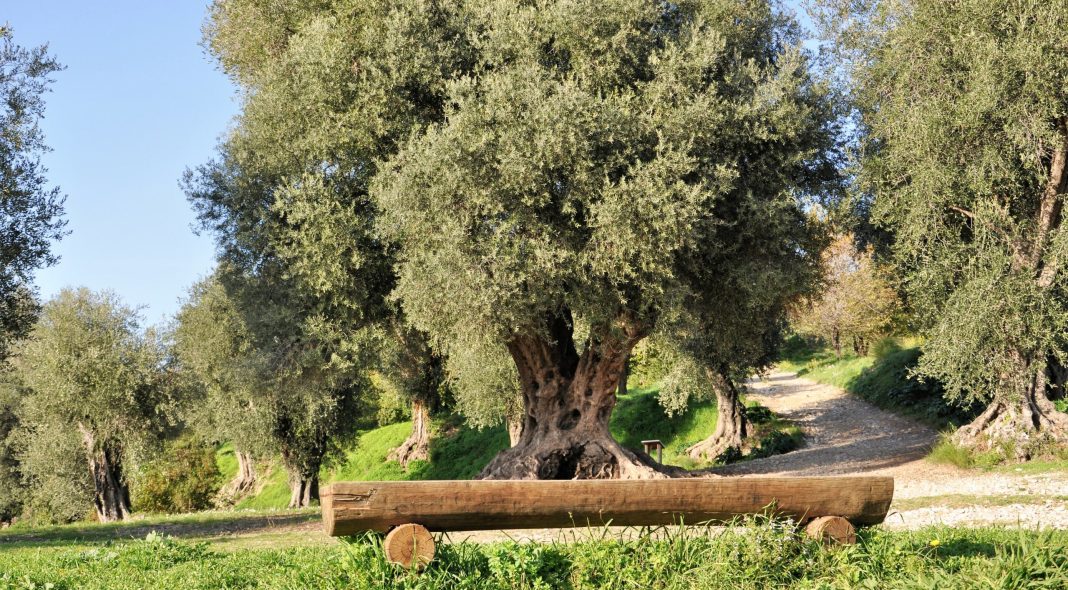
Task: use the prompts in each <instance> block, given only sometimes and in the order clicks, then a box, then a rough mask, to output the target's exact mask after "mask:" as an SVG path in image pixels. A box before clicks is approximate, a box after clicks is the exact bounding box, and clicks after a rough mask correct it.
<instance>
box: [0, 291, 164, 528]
mask: <svg viewBox="0 0 1068 590" xmlns="http://www.w3.org/2000/svg"><path fill="white" fill-rule="evenodd" d="M140 322H141V320H140V318H139V317H138V314H137V312H136V310H134V309H133V308H130V307H128V306H126V305H125V304H123V303H122V302H121V301H120V300H119V299H118V297H117V296H115V295H114V294H113V293H109V292H99V293H97V292H92V291H89V290H88V289H85V288H81V289H77V290H71V289H65V290H63V291H60V292H59V293H58V294H57V295H56V296H55V297H54V298H53V299H52V300H50V301H49V302H47V303H46V304H45V305H44V307H43V310H42V313H41V318H40V320H39V321H38V323H37V324H36V325H35V326H34V328H33V330H32V332H31V333H30V335H29V336H28V338H27V339H26V340H25V341H23V342H21V343H20V344H19V346H18V348H17V350H16V354H15V357H14V359H13V361H12V362H13V365H14V367H15V370H16V373H17V375H18V376H19V378H20V380H21V382H22V383H23V384H24V385H25V386H26V387H27V388H29V393H28V394H27V395H26V397H25V398H24V399H23V400H22V407H21V408H20V414H21V415H20V418H21V428H23V429H26V431H27V433H26V434H24V436H23V437H22V440H23V444H24V445H25V450H24V451H23V453H22V454H23V457H24V458H33V457H34V456H48V455H50V454H55V453H69V452H72V451H73V452H74V453H77V454H80V455H81V460H82V461H83V465H85V466H86V467H87V468H88V473H89V477H90V479H91V481H92V486H93V497H92V500H93V507H94V508H95V510H96V514H97V518H98V519H99V520H100V521H102V522H108V521H113V520H122V519H125V518H127V517H129V516H130V494H129V487H128V479H127V465H128V463H130V462H131V460H133V459H135V458H136V456H137V453H138V451H141V450H143V449H145V448H147V447H148V445H150V444H151V443H152V442H153V441H154V440H156V439H157V438H158V436H159V435H161V434H162V432H163V429H164V428H165V427H167V426H168V425H169V423H170V417H171V416H172V415H173V412H172V409H173V408H172V405H173V404H172V400H171V392H170V389H169V388H168V387H167V386H166V385H167V383H166V380H167V378H168V372H166V371H164V366H163V361H164V356H163V348H162V346H161V344H160V342H159V340H158V338H157V337H156V336H155V334H154V332H153V331H151V330H147V331H146V330H143V329H142V328H141V325H140ZM57 432H62V433H65V434H67V435H69V437H70V440H76V441H77V443H78V445H79V446H80V448H75V449H70V447H69V446H68V445H64V444H56V440H58V439H57V437H56V436H51V435H48V433H53V434H55V433H57ZM35 464H38V463H35V462H34V461H23V466H24V467H26V468H28V469H27V471H28V473H26V472H25V471H24V473H25V474H27V475H29V476H30V477H31V478H41V477H49V476H50V473H49V471H51V470H50V469H49V468H47V465H48V464H47V463H46V464H44V465H41V467H43V468H42V469H38V470H33V469H32V467H33V466H34V465H35Z"/></svg>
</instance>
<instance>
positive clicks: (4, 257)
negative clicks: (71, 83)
mask: <svg viewBox="0 0 1068 590" xmlns="http://www.w3.org/2000/svg"><path fill="white" fill-rule="evenodd" d="M61 69H62V66H60V65H59V63H58V62H57V61H56V60H55V58H53V57H52V56H50V55H49V54H48V47H47V46H41V47H34V48H32V49H27V48H25V47H21V46H19V45H17V44H16V43H15V41H14V37H13V36H12V32H11V29H10V28H7V27H6V26H5V27H0V227H2V228H3V232H2V234H0V243H2V244H3V247H2V248H0V358H6V357H7V355H8V347H9V346H10V345H11V343H12V342H14V341H15V340H16V339H18V338H21V337H23V336H25V335H26V334H27V332H28V331H29V329H30V327H31V326H32V324H33V320H34V318H35V317H36V316H37V312H38V304H37V301H36V300H35V297H34V293H33V288H32V286H31V283H32V280H33V273H34V271H35V270H37V269H38V268H41V267H44V266H50V265H52V264H54V263H55V262H56V260H58V258H57V257H56V255H55V254H53V253H52V241H54V240H58V239H59V238H61V237H62V236H63V235H64V234H65V233H66V232H65V231H64V226H65V225H66V222H65V221H64V220H63V219H62V216H63V197H62V196H61V195H60V193H59V188H50V187H49V186H48V181H47V179H46V178H45V176H44V175H45V172H46V170H45V168H44V166H43V165H42V164H41V155H42V154H44V153H45V152H47V151H48V147H47V146H46V145H45V143H44V135H43V133H42V131H41V125H40V121H41V119H42V118H43V117H44V95H45V93H47V92H48V91H49V90H50V86H51V83H52V75H53V74H55V73H56V72H57V71H59V70H61Z"/></svg>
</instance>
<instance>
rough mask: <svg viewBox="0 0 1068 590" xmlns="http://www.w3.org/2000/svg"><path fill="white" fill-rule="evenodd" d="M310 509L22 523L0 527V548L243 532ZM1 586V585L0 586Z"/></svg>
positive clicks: (299, 518) (296, 519) (291, 519)
mask: <svg viewBox="0 0 1068 590" xmlns="http://www.w3.org/2000/svg"><path fill="white" fill-rule="evenodd" d="M319 518H320V516H319V511H318V510H317V509H314V508H305V509H299V510H268V511H258V512H254V511H232V510H211V511H205V512H194V513H191V514H138V515H135V516H134V518H132V519H131V520H125V521H121V522H108V523H99V522H76V523H71V524H62V525H50V526H28V525H25V524H22V523H16V524H15V525H13V526H11V527H8V528H6V529H3V530H0V548H3V547H9V548H10V547H15V546H37V545H51V544H55V543H70V542H94V541H113V540H116V539H127V540H129V539H131V538H134V537H143V536H145V535H147V534H149V533H150V532H152V531H164V532H167V533H168V534H172V535H176V536H183V537H188V536H198V537H199V536H212V535H218V534H243V533H249V532H255V531H258V530H261V529H276V528H277V527H279V526H283V525H288V524H297V523H301V522H307V521H310V520H318V519H319ZM0 588H2V586H0Z"/></svg>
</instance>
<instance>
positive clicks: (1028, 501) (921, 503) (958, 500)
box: [891, 494, 1068, 510]
mask: <svg viewBox="0 0 1068 590" xmlns="http://www.w3.org/2000/svg"><path fill="white" fill-rule="evenodd" d="M1049 502H1055V503H1058V504H1062V505H1063V504H1065V503H1068V496H1039V495H1035V494H1009V495H999V496H979V495H974V494H942V495H940V496H920V497H916V498H908V499H904V500H895V501H894V503H893V505H892V506H891V510H914V509H916V508H926V507H928V506H938V507H940V508H967V507H971V506H982V507H994V506H1009V505H1012V504H1023V505H1035V507H1036V508H1037V507H1039V506H1043V505H1045V504H1047V503H1049Z"/></svg>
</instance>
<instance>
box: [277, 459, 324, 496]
mask: <svg viewBox="0 0 1068 590" xmlns="http://www.w3.org/2000/svg"><path fill="white" fill-rule="evenodd" d="M282 462H283V464H284V465H285V467H286V472H287V473H288V474H289V506H288V507H289V508H307V507H308V506H311V503H312V502H313V501H318V500H319V468H320V466H321V465H322V456H321V455H320V456H317V457H316V459H315V460H304V461H297V460H295V457H293V456H292V455H290V454H289V453H286V452H285V451H284V450H283V452H282Z"/></svg>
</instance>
